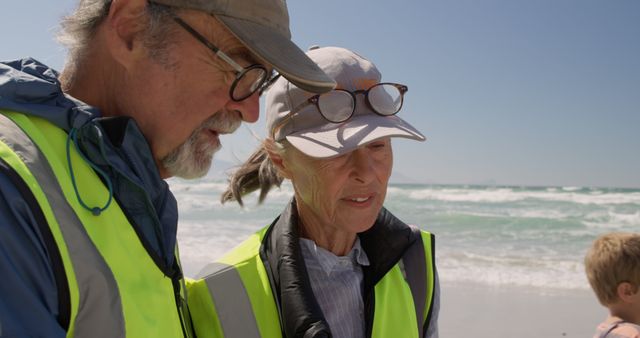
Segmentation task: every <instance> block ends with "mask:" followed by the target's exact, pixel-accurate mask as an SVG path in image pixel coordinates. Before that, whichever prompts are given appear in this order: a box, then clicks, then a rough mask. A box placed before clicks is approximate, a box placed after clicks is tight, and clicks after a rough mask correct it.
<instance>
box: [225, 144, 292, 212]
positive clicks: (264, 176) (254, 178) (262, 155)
mask: <svg viewBox="0 0 640 338" xmlns="http://www.w3.org/2000/svg"><path fill="white" fill-rule="evenodd" d="M287 148H288V143H287V142H286V141H283V142H281V143H278V142H275V141H274V140H273V139H270V138H268V139H265V140H264V141H262V144H261V145H260V147H258V149H256V150H255V151H254V152H253V154H251V156H250V157H249V159H248V160H247V161H246V162H245V163H243V164H241V165H240V166H239V167H238V169H236V170H235V171H234V172H233V173H232V174H231V175H230V176H229V186H228V187H227V190H226V191H225V192H223V193H222V196H221V198H220V200H221V202H222V203H225V202H228V201H236V202H238V204H240V205H244V204H243V202H242V197H244V196H246V195H248V194H250V193H252V192H254V191H256V190H258V189H260V195H259V197H258V204H261V203H262V202H263V201H264V199H265V198H266V197H267V194H268V193H269V191H270V190H271V188H273V187H274V186H277V187H280V184H282V181H283V180H284V178H283V177H282V176H281V175H280V174H279V172H278V168H276V166H275V165H274V164H273V162H272V161H271V158H269V152H272V153H275V154H278V155H280V156H283V155H285V153H286V149H287Z"/></svg>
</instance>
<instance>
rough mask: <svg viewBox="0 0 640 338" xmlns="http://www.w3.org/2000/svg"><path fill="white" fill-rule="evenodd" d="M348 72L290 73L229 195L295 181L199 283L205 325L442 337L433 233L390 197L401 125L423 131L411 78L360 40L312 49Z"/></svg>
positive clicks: (245, 332)
mask: <svg viewBox="0 0 640 338" xmlns="http://www.w3.org/2000/svg"><path fill="white" fill-rule="evenodd" d="M307 54H308V56H309V57H310V58H311V59H312V60H314V61H315V62H316V63H318V65H319V66H320V68H322V69H323V70H324V71H325V72H326V73H327V74H328V75H329V76H332V77H333V78H334V79H335V80H336V82H337V84H338V87H337V89H335V90H333V91H331V92H329V93H326V94H322V95H313V94H312V93H309V92H306V91H304V90H302V89H300V88H298V87H296V86H295V85H293V84H291V83H290V82H289V81H287V80H286V79H284V78H279V79H278V80H277V81H276V82H275V83H274V85H273V86H272V88H271V89H269V92H268V95H267V128H268V132H269V137H268V138H267V139H266V140H265V141H264V143H263V146H262V147H261V149H259V151H258V152H256V154H254V155H253V156H252V158H251V159H250V160H249V161H248V162H247V163H246V164H245V165H244V166H243V167H242V168H240V169H239V170H238V171H237V172H236V173H235V174H234V177H233V178H232V180H231V186H230V189H229V191H228V192H227V193H226V194H225V196H223V200H237V201H238V202H240V203H241V204H242V199H241V197H242V195H244V194H247V193H250V192H252V191H254V190H256V189H258V188H260V189H261V190H262V191H261V197H260V198H261V200H262V199H263V198H264V197H265V195H266V193H267V192H268V191H269V189H270V187H271V186H272V185H274V184H275V185H279V184H280V182H281V181H282V179H288V180H290V181H291V183H292V185H293V188H294V191H295V193H294V197H293V199H292V200H291V203H290V204H289V205H288V206H286V208H285V209H284V211H283V212H282V214H280V216H278V217H277V218H276V219H275V220H274V221H273V223H271V225H269V226H267V227H265V228H264V229H262V230H260V231H259V232H257V233H256V234H254V235H253V236H251V237H250V238H249V239H247V240H246V241H245V242H243V243H241V244H240V245H239V246H238V247H236V248H235V249H233V250H232V251H231V252H230V253H228V254H227V255H225V256H224V257H223V258H222V259H220V260H219V261H217V262H215V263H213V264H211V265H209V266H208V267H207V268H205V271H204V275H203V278H202V279H199V280H197V281H195V282H193V283H191V284H190V286H189V292H190V294H189V299H190V304H189V305H190V308H191V314H192V319H193V324H194V326H195V329H196V332H197V334H198V336H199V337H245V338H246V337H351V338H352V337H437V325H436V324H437V314H438V306H439V305H438V303H439V302H438V297H439V295H438V281H437V275H436V270H435V262H434V238H433V235H431V234H429V233H427V232H424V231H420V230H418V228H417V227H412V226H408V225H406V224H405V223H403V222H402V221H401V220H399V219H398V218H396V217H395V216H394V215H392V214H391V213H390V212H389V211H388V210H386V209H385V208H384V207H383V203H384V200H385V196H386V192H387V183H388V180H389V176H390V175H391V168H392V164H393V151H392V148H391V140H390V138H391V137H405V138H409V139H414V140H420V141H422V140H424V136H422V134H420V132H418V131H417V130H416V129H415V128H413V127H412V126H410V125H409V124H408V123H406V122H405V121H403V120H402V119H400V118H399V117H398V116H396V115H395V114H396V113H398V111H400V108H401V107H402V102H403V96H404V94H405V92H406V91H407V87H406V86H404V85H400V84H395V83H383V82H380V79H381V76H380V73H379V72H378V70H377V69H376V67H375V66H374V65H373V64H372V63H371V62H370V61H368V60H366V59H364V58H363V57H361V56H360V55H358V54H356V53H353V52H351V51H349V50H346V49H342V48H336V47H326V48H316V49H313V50H311V51H309V52H308V53H307Z"/></svg>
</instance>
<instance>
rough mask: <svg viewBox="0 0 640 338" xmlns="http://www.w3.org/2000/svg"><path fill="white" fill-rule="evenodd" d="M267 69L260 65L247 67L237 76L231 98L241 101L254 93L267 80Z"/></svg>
mask: <svg viewBox="0 0 640 338" xmlns="http://www.w3.org/2000/svg"><path fill="white" fill-rule="evenodd" d="M267 75H268V74H267V71H266V70H265V69H264V68H262V67H255V68H247V69H245V70H244V71H243V72H242V73H241V74H240V76H239V77H238V78H236V83H235V87H233V93H232V95H233V99H234V100H236V101H241V100H244V99H246V98H247V97H249V96H251V95H252V94H253V93H255V92H256V91H257V90H258V89H260V88H261V87H262V84H263V83H264V82H265V81H266V80H267Z"/></svg>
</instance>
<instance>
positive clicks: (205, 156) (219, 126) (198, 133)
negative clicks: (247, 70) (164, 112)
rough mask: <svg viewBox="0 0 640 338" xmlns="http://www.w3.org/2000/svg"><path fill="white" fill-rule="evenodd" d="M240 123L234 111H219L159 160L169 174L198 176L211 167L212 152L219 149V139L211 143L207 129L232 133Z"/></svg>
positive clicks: (186, 176) (189, 177)
mask: <svg viewBox="0 0 640 338" xmlns="http://www.w3.org/2000/svg"><path fill="white" fill-rule="evenodd" d="M241 123H242V120H241V119H240V117H239V116H238V113H236V112H228V111H226V110H224V111H220V112H218V113H216V114H214V115H213V116H211V117H210V118H209V119H207V120H206V121H204V122H203V123H202V125H201V126H200V127H198V128H197V129H196V130H194V131H193V133H191V135H190V136H189V138H188V139H187V140H186V141H184V143H182V144H181V145H180V146H178V148H176V149H174V150H172V151H171V152H170V153H169V154H168V155H167V156H165V157H164V158H163V159H162V160H161V162H162V166H163V167H164V168H165V170H167V172H168V173H169V176H176V177H182V178H186V179H193V178H199V177H202V176H204V175H206V174H207V173H208V172H209V168H210V167H211V162H212V160H213V154H214V153H215V152H216V151H218V150H220V148H221V147H222V145H221V144H220V142H219V140H218V143H217V144H212V143H211V140H210V138H209V135H205V133H209V129H213V130H217V131H219V132H220V134H222V133H232V132H233V131H235V130H236V129H238V127H239V126H240V124H241Z"/></svg>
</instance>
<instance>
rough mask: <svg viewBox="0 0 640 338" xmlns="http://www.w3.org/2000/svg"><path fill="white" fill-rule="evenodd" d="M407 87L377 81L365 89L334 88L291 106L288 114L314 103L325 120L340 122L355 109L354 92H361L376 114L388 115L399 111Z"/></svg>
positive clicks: (290, 114)
mask: <svg viewBox="0 0 640 338" xmlns="http://www.w3.org/2000/svg"><path fill="white" fill-rule="evenodd" d="M407 90H409V88H408V87H407V86H405V85H401V84H397V83H378V84H375V85H373V86H371V87H369V89H366V90H356V91H354V92H350V91H348V90H344V89H334V90H332V91H330V92H327V93H324V94H318V95H314V96H312V97H310V98H308V99H307V100H306V101H304V102H302V103H301V104H300V105H298V106H297V107H295V108H293V109H292V110H291V112H290V113H289V116H293V115H294V114H295V113H297V112H298V111H300V110H302V108H304V107H306V106H308V105H310V104H315V105H316V107H317V108H318V111H319V112H320V114H321V115H322V117H324V118H325V119H326V120H327V121H329V122H333V123H341V122H344V121H346V120H348V119H350V118H351V117H352V116H353V113H354V112H355V111H356V94H363V95H364V96H365V102H366V103H367V104H368V105H369V107H371V109H372V110H373V111H374V112H375V113H376V114H378V115H382V116H390V115H394V114H396V113H397V112H399V111H400V109H401V108H402V102H403V99H404V93H406V92H407Z"/></svg>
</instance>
